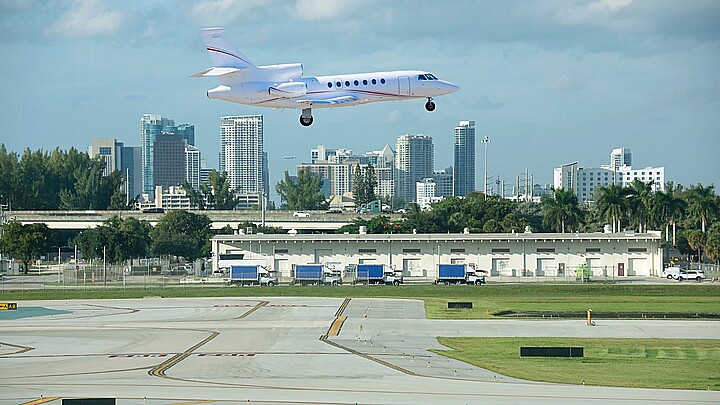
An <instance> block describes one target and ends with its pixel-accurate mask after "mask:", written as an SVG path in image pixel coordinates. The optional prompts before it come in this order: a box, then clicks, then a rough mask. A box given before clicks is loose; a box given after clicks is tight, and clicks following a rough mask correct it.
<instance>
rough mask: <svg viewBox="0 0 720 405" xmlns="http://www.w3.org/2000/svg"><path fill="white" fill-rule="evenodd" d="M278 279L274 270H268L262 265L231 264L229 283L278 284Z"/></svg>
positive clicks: (242, 284)
mask: <svg viewBox="0 0 720 405" xmlns="http://www.w3.org/2000/svg"><path fill="white" fill-rule="evenodd" d="M277 283H278V279H277V277H276V276H275V272H274V271H270V270H268V269H267V268H266V267H264V266H261V265H242V266H230V278H229V280H228V284H230V285H232V284H235V285H238V286H244V285H261V286H262V285H267V286H268V287H272V286H274V285H277Z"/></svg>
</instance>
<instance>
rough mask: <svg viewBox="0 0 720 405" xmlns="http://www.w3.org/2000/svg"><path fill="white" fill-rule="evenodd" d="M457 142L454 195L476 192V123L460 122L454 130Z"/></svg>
mask: <svg viewBox="0 0 720 405" xmlns="http://www.w3.org/2000/svg"><path fill="white" fill-rule="evenodd" d="M453 132H454V141H455V149H454V151H455V153H454V156H455V164H454V166H453V167H454V179H453V188H454V193H453V194H454V195H456V196H464V195H467V194H470V193H471V192H473V191H475V121H460V123H459V124H458V126H456V127H455V128H454V130H453Z"/></svg>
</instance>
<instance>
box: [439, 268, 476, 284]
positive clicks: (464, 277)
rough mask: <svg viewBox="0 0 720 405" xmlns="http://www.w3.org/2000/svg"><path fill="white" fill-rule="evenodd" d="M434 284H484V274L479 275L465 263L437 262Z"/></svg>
mask: <svg viewBox="0 0 720 405" xmlns="http://www.w3.org/2000/svg"><path fill="white" fill-rule="evenodd" d="M435 284H445V285H448V284H475V285H482V284H485V276H479V275H478V274H477V273H476V272H475V269H474V268H472V267H470V266H468V265H466V264H439V265H438V278H437V279H436V280H435Z"/></svg>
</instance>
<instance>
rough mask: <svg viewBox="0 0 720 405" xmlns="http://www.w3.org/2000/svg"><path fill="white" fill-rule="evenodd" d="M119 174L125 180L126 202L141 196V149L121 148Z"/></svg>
mask: <svg viewBox="0 0 720 405" xmlns="http://www.w3.org/2000/svg"><path fill="white" fill-rule="evenodd" d="M120 160H121V162H120V172H121V173H122V175H123V177H124V178H125V184H126V187H127V188H126V192H127V200H128V202H130V201H131V200H133V199H135V198H136V197H137V196H139V195H140V194H142V192H143V189H142V148H141V147H139V146H123V148H122V151H121V158H120Z"/></svg>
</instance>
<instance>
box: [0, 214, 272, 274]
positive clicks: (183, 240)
mask: <svg viewBox="0 0 720 405" xmlns="http://www.w3.org/2000/svg"><path fill="white" fill-rule="evenodd" d="M210 224H211V221H210V218H209V217H208V216H207V215H205V214H196V213H193V212H188V211H183V210H178V211H169V212H168V213H166V214H164V215H163V216H162V217H161V218H160V219H159V221H158V223H157V225H155V226H154V227H153V226H151V225H150V223H149V222H147V221H143V220H138V219H137V218H133V217H128V218H121V217H119V216H114V217H112V218H110V219H109V220H107V221H105V222H104V223H103V224H102V225H100V226H97V227H95V228H92V229H86V230H84V231H80V232H77V231H76V232H72V233H68V232H67V231H56V230H53V229H49V228H48V227H47V225H45V224H28V225H23V224H22V223H20V222H19V221H10V222H7V223H5V224H3V226H2V231H3V232H2V237H0V249H2V250H3V251H4V252H6V253H9V254H10V255H12V256H13V257H14V258H15V259H17V260H20V261H21V262H22V264H23V269H24V271H25V273H27V272H28V269H29V264H30V262H31V261H32V260H33V259H36V258H38V257H41V256H42V255H44V254H46V253H47V252H50V251H53V250H54V249H57V248H58V247H62V246H77V247H78V251H79V253H80V254H81V255H82V257H83V258H84V259H102V258H103V257H104V258H105V260H106V261H107V262H109V263H115V264H121V263H127V262H128V261H130V260H131V259H138V258H143V257H148V256H152V257H165V258H171V259H172V258H174V259H175V261H176V262H179V261H180V257H182V258H183V259H185V260H187V261H191V262H192V261H195V260H197V259H200V258H208V257H210V252H211V243H210V240H211V238H212V237H213V236H214V235H219V234H233V233H235V232H239V231H240V230H242V231H243V232H247V231H250V232H252V233H266V234H270V233H284V231H283V229H282V228H278V227H269V226H257V225H255V224H253V223H251V222H244V223H241V224H239V225H238V227H237V228H236V229H233V228H231V227H230V226H226V227H224V228H222V229H219V230H213V229H211V227H210Z"/></svg>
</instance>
